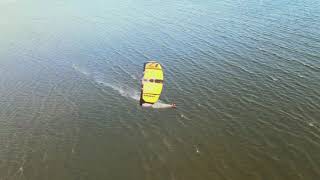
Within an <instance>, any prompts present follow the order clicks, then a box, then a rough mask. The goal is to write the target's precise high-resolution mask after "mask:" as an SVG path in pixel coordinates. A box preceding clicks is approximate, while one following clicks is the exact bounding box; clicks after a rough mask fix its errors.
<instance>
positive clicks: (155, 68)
mask: <svg viewBox="0 0 320 180" xmlns="http://www.w3.org/2000/svg"><path fill="white" fill-rule="evenodd" d="M162 87H163V69H162V67H161V65H160V64H159V63H158V62H156V61H149V62H146V63H145V64H144V72H143V78H142V88H141V96H140V105H142V104H143V103H149V104H154V103H156V102H157V101H158V100H159V98H160V95H161V92H162Z"/></svg>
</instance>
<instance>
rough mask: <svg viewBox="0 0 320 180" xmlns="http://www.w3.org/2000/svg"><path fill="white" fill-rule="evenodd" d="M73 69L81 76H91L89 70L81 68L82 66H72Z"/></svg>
mask: <svg viewBox="0 0 320 180" xmlns="http://www.w3.org/2000/svg"><path fill="white" fill-rule="evenodd" d="M72 68H73V69H74V70H76V71H77V72H79V73H81V74H84V75H86V76H89V75H90V73H89V72H88V70H87V69H86V68H83V67H80V66H77V65H75V64H72Z"/></svg>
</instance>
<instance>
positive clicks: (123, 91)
mask: <svg viewBox="0 0 320 180" xmlns="http://www.w3.org/2000/svg"><path fill="white" fill-rule="evenodd" d="M72 68H73V69H74V70H76V71H77V72H79V73H81V74H84V75H85V76H88V77H90V79H92V80H93V81H94V82H95V83H97V84H100V85H103V86H106V87H109V88H112V89H113V90H115V91H118V92H119V94H120V95H121V96H123V97H127V98H131V99H134V100H137V101H139V100H140V92H138V91H137V90H136V89H134V88H131V87H126V86H124V85H120V84H118V85H117V84H114V83H109V82H106V81H105V80H104V79H103V78H101V77H98V76H94V75H92V74H94V73H90V72H89V71H88V70H87V69H86V68H83V67H79V66H77V65H75V64H73V65H72Z"/></svg>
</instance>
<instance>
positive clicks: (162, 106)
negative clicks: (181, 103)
mask: <svg viewBox="0 0 320 180" xmlns="http://www.w3.org/2000/svg"><path fill="white" fill-rule="evenodd" d="M141 106H142V107H144V108H154V109H165V108H176V107H177V106H176V104H175V103H172V104H164V103H160V102H157V103H154V104H150V103H142V104H141Z"/></svg>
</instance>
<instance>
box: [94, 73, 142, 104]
mask: <svg viewBox="0 0 320 180" xmlns="http://www.w3.org/2000/svg"><path fill="white" fill-rule="evenodd" d="M94 81H95V82H96V83H98V84H100V85H103V86H107V87H110V88H112V89H113V90H115V91H118V92H119V94H120V95H121V96H123V97H128V98H131V99H134V100H137V101H138V100H139V99H140V92H138V91H137V90H135V89H133V88H130V87H125V86H121V85H115V84H111V83H108V82H105V81H103V80H101V79H97V78H94Z"/></svg>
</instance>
